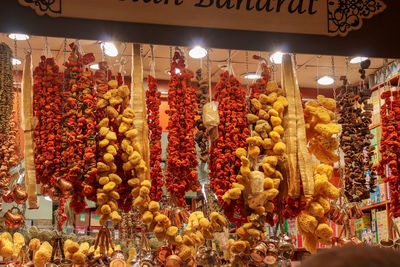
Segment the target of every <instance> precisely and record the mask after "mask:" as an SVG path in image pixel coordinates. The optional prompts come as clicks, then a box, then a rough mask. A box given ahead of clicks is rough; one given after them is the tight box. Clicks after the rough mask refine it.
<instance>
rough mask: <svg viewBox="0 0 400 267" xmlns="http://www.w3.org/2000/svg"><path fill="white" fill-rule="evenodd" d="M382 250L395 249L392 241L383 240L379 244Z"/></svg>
mask: <svg viewBox="0 0 400 267" xmlns="http://www.w3.org/2000/svg"><path fill="white" fill-rule="evenodd" d="M379 243H380V245H381V247H382V248H393V247H394V242H393V240H391V239H382V240H381V242H379Z"/></svg>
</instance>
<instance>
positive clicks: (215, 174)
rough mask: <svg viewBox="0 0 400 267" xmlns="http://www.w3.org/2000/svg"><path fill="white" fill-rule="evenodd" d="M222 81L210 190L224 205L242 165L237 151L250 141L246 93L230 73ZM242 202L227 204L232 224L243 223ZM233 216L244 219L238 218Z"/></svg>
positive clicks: (216, 88)
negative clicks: (248, 138)
mask: <svg viewBox="0 0 400 267" xmlns="http://www.w3.org/2000/svg"><path fill="white" fill-rule="evenodd" d="M220 78H221V80H220V81H219V83H218V84H217V85H216V87H215V92H216V94H215V96H214V100H215V101H218V102H219V105H218V113H219V117H220V123H219V126H218V138H217V139H216V140H215V141H214V142H212V143H211V147H210V161H209V169H210V187H211V189H212V190H213V191H214V192H215V194H216V195H217V197H218V200H219V201H220V203H221V204H222V203H224V202H223V199H222V196H223V195H224V194H225V192H226V191H228V190H229V189H231V188H232V183H234V182H235V181H236V176H237V174H238V173H239V172H240V167H241V161H240V159H239V158H237V157H236V155H235V151H236V149H238V148H246V147H247V144H246V138H247V137H249V129H248V128H247V119H246V115H247V101H246V93H245V92H244V90H242V88H241V84H240V83H239V81H238V80H237V79H236V78H235V77H234V76H233V75H230V74H229V72H228V71H226V72H224V73H222V74H221V76H220ZM243 204H244V203H243V199H242V198H239V199H237V200H235V201H231V202H230V203H229V204H227V203H225V204H224V206H223V208H224V210H225V215H226V216H227V217H228V218H229V219H230V220H232V221H238V222H239V223H241V222H243V221H244V220H245V219H244V218H243V210H242V209H243V206H244V205H243ZM234 214H240V215H242V217H241V218H235V217H234Z"/></svg>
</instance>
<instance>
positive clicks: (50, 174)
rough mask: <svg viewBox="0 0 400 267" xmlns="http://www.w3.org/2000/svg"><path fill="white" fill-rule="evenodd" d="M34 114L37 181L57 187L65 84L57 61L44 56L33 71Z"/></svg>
mask: <svg viewBox="0 0 400 267" xmlns="http://www.w3.org/2000/svg"><path fill="white" fill-rule="evenodd" d="M33 75H34V84H33V112H34V116H35V117H36V120H37V125H36V127H35V130H34V158H35V167H36V181H37V183H41V184H42V186H43V185H46V187H48V186H49V185H51V186H54V185H55V183H56V181H57V177H58V176H59V175H60V168H61V150H62V148H61V138H62V126H61V125H62V121H61V119H62V114H61V113H62V110H61V109H62V84H61V75H60V70H59V67H58V66H57V64H56V63H55V61H54V59H53V58H46V57H45V56H41V57H40V62H39V65H38V66H37V67H36V68H35V70H34V71H33Z"/></svg>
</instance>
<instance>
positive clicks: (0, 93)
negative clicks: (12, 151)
mask: <svg viewBox="0 0 400 267" xmlns="http://www.w3.org/2000/svg"><path fill="white" fill-rule="evenodd" d="M11 57H12V52H11V48H10V47H9V46H8V45H6V44H5V43H0V89H1V90H0V136H2V137H3V138H4V140H6V139H7V135H8V131H9V130H10V125H9V123H10V118H11V113H12V110H13V104H14V88H13V74H12V65H11Z"/></svg>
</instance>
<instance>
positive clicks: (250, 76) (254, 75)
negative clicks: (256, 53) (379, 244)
mask: <svg viewBox="0 0 400 267" xmlns="http://www.w3.org/2000/svg"><path fill="white" fill-rule="evenodd" d="M242 77H243V78H245V79H249V80H255V79H260V78H261V76H260V74H257V73H255V72H249V73H244V74H242Z"/></svg>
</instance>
